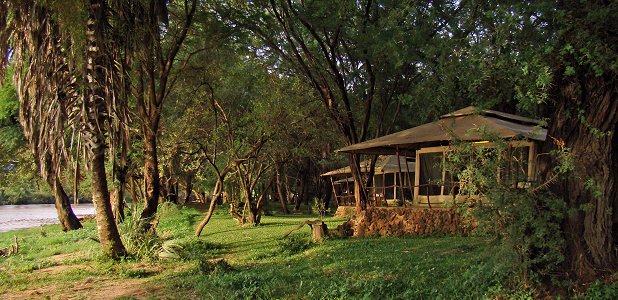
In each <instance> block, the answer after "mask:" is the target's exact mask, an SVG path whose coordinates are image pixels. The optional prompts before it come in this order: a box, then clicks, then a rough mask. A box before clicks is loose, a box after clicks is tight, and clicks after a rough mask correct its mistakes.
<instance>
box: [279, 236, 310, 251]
mask: <svg viewBox="0 0 618 300" xmlns="http://www.w3.org/2000/svg"><path fill="white" fill-rule="evenodd" d="M311 245H312V244H311V241H310V240H309V239H307V238H305V237H300V236H298V235H290V236H288V237H285V238H283V239H280V240H279V241H277V248H278V250H279V251H278V252H279V253H281V254H283V255H294V254H298V253H301V252H303V251H305V250H307V249H309V248H311Z"/></svg>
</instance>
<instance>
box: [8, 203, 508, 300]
mask: <svg viewBox="0 0 618 300" xmlns="http://www.w3.org/2000/svg"><path fill="white" fill-rule="evenodd" d="M160 216H161V219H160V223H159V227H158V234H159V237H160V238H161V241H160V242H159V244H158V245H162V244H163V245H168V248H171V250H169V249H168V250H169V251H171V252H173V255H172V257H173V258H172V259H165V260H161V259H159V258H158V256H143V255H142V256H140V257H130V258H127V259H124V260H121V261H113V260H110V259H108V258H106V257H105V256H103V255H102V254H101V251H100V247H99V244H98V243H97V242H96V241H95V239H96V229H95V225H94V223H93V222H87V223H86V224H84V225H85V228H84V229H82V230H77V231H72V232H67V233H64V232H62V231H61V230H60V228H59V227H58V226H45V227H42V228H37V229H28V230H20V231H15V232H5V233H0V247H6V246H8V245H9V244H10V243H11V241H12V238H13V235H17V236H18V238H19V240H20V253H19V254H18V255H14V256H11V257H7V258H0V295H1V294H3V293H7V292H14V291H21V290H27V289H32V288H36V287H44V286H56V287H57V288H58V289H62V288H68V287H71V286H72V284H74V283H75V282H79V281H84V280H86V281H87V280H123V279H140V280H144V282H145V283H146V284H147V285H149V286H151V287H159V288H158V289H157V291H156V295H155V296H156V297H170V298H186V299H194V298H205V299H274V298H277V299H360V298H363V299H389V298H393V299H427V298H430V299H440V298H442V299H453V298H458V299H459V298H486V297H491V296H492V295H494V294H496V293H503V286H505V285H506V281H507V277H508V276H509V270H510V268H509V266H508V265H507V264H506V263H507V262H508V261H509V260H508V259H504V257H502V256H501V255H500V251H498V250H499V248H498V246H496V245H494V244H492V243H490V242H488V241H486V240H485V239H484V238H480V237H425V238H363V239H357V238H348V239H329V240H326V241H324V242H323V243H321V244H319V245H315V244H311V243H310V242H309V240H310V232H309V229H308V228H303V229H301V230H299V231H297V232H294V233H292V234H291V235H290V238H288V239H281V238H280V237H281V236H282V235H283V233H285V232H286V231H288V230H289V229H291V228H292V227H294V226H296V225H298V224H300V223H301V222H303V221H305V220H308V219H315V218H316V217H315V216H310V215H293V216H292V215H289V216H285V215H279V216H264V217H263V218H262V223H263V224H262V226H259V227H240V226H239V225H238V224H237V223H236V222H235V221H234V220H233V219H232V218H231V217H229V216H228V215H227V214H226V212H225V211H224V210H219V211H217V212H216V214H215V215H214V216H213V218H212V219H211V221H210V223H209V224H208V225H207V226H206V227H205V229H204V231H203V233H202V236H201V237H200V238H199V239H196V238H194V237H193V231H194V229H195V227H196V226H197V224H198V223H199V221H200V220H201V218H202V214H201V213H200V212H198V211H197V210H195V209H191V208H176V207H172V206H162V207H160ZM325 221H326V222H327V224H328V227H329V228H335V227H336V225H338V224H340V223H341V222H342V220H341V219H332V218H327V219H326V220H325ZM121 228H122V229H123V231H126V230H127V228H128V226H125V225H123V226H122V227H121ZM125 237H127V235H125ZM169 245H173V247H169ZM155 248H156V247H153V249H155ZM156 249H159V248H156ZM155 251H158V250H155ZM59 255H62V256H59ZM54 257H55V258H56V259H54ZM58 257H61V258H62V259H61V260H59V259H57V258H58ZM221 259H222V260H221ZM56 265H68V266H69V267H68V268H66V270H63V271H62V272H60V273H58V274H38V273H37V270H39V271H38V272H41V271H45V270H46V269H49V268H50V267H53V266H56ZM0 298H1V297H0Z"/></svg>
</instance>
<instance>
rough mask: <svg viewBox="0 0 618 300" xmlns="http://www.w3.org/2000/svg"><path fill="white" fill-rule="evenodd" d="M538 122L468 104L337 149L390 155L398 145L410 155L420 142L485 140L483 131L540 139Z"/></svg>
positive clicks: (544, 132)
mask: <svg viewBox="0 0 618 300" xmlns="http://www.w3.org/2000/svg"><path fill="white" fill-rule="evenodd" d="M541 124H542V122H541V121H538V120H534V119H530V118H526V117H522V116H517V115H512V114H507V113H503V112H498V111H493V110H480V109H477V108H476V107H473V106H469V107H466V108H463V109H460V110H457V111H454V112H452V113H449V114H446V115H443V116H441V117H440V119H439V120H438V121H436V122H432V123H427V124H423V125H420V126H417V127H414V128H410V129H406V130H403V131H400V132H396V133H393V134H389V135H386V136H383V137H379V138H376V139H373V140H369V141H365V142H362V143H358V144H354V145H350V146H347V147H344V148H341V149H339V150H337V152H348V153H365V154H391V153H395V152H396V148H398V149H399V151H400V153H402V154H411V152H412V151H415V150H417V149H419V148H420V147H422V146H424V145H429V144H432V143H434V144H435V143H436V142H443V141H450V140H453V137H456V138H458V139H460V140H464V141H481V140H484V139H486V134H487V133H492V134H497V135H498V136H499V137H501V138H517V137H525V138H529V139H532V140H537V141H544V140H545V138H546V137H547V129H545V128H542V127H541Z"/></svg>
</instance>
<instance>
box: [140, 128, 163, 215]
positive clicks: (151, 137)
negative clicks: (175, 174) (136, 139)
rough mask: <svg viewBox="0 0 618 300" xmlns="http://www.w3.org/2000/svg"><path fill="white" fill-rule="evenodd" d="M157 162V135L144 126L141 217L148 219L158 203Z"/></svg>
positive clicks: (154, 211) (154, 212)
mask: <svg viewBox="0 0 618 300" xmlns="http://www.w3.org/2000/svg"><path fill="white" fill-rule="evenodd" d="M159 184H160V183H159V162H158V159H157V136H156V133H155V132H154V131H153V130H152V129H150V128H146V129H145V130H144V186H145V187H146V191H145V198H146V199H145V203H144V210H143V211H142V214H141V218H142V219H144V220H149V219H151V218H152V217H154V215H155V214H156V213H157V206H158V205H159V194H160V192H161V191H160V186H159Z"/></svg>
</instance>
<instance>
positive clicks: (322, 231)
mask: <svg viewBox="0 0 618 300" xmlns="http://www.w3.org/2000/svg"><path fill="white" fill-rule="evenodd" d="M305 225H309V227H310V228H311V240H312V241H313V242H314V243H319V242H321V241H322V240H323V239H324V238H325V237H327V236H328V227H327V226H326V223H324V221H322V220H315V221H305V222H303V223H302V224H300V225H298V226H297V227H295V228H292V229H291V230H290V231H288V232H287V233H285V234H284V235H283V237H287V236H288V235H290V233H292V232H294V231H296V230H299V229H301V228H303V226H305Z"/></svg>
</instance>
